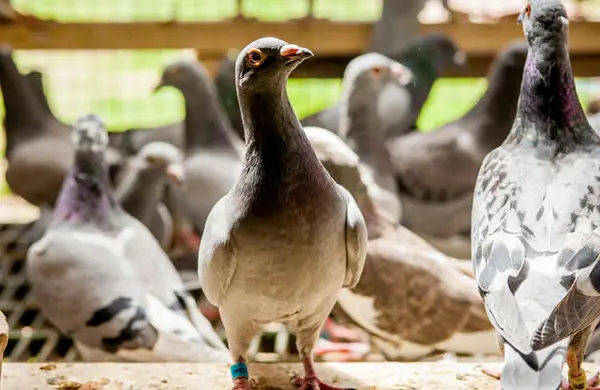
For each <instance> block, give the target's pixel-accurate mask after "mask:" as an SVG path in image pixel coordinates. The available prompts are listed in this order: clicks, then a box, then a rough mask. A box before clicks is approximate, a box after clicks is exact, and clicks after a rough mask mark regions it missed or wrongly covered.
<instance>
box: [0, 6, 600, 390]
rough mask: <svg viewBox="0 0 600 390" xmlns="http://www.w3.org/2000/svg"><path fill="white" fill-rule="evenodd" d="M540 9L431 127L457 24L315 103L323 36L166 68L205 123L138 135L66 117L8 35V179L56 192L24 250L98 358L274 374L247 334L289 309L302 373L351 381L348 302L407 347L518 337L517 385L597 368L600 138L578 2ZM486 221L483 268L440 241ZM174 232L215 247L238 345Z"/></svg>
mask: <svg viewBox="0 0 600 390" xmlns="http://www.w3.org/2000/svg"><path fill="white" fill-rule="evenodd" d="M519 22H520V23H521V24H522V26H523V30H524V33H525V37H526V42H516V43H514V44H511V45H509V46H508V47H507V48H506V49H505V50H504V51H503V52H501V53H500V54H499V55H498V58H497V60H496V62H495V64H494V66H493V67H492V69H491V71H490V74H489V77H488V80H489V88H488V90H487V92H486V93H485V94H484V96H483V97H482V98H481V100H480V101H479V102H478V103H477V104H476V105H475V106H474V107H473V109H471V110H470V111H469V112H468V113H467V114H465V115H464V116H463V117H462V118H460V119H458V120H457V121H454V122H452V123H450V124H447V125H446V126H444V127H442V128H439V129H437V130H434V131H432V132H428V133H421V132H418V131H415V127H416V126H415V122H416V118H417V117H418V113H419V112H420V110H421V108H422V106H423V104H424V102H425V100H426V98H427V95H428V93H429V90H430V89H431V86H432V84H433V82H434V81H435V79H436V78H437V77H438V76H439V74H440V73H441V72H442V71H443V69H444V68H445V67H448V66H453V65H460V64H461V62H462V61H460V59H461V55H460V54H461V52H460V51H458V50H457V48H456V47H455V46H454V45H453V44H452V42H451V41H449V40H448V39H447V38H445V37H442V36H431V37H425V38H421V39H419V41H418V42H415V43H414V45H412V46H411V47H409V48H408V49H407V50H406V52H405V53H402V54H401V55H399V56H398V58H394V59H392V58H388V57H386V56H383V55H380V54H376V53H368V54H364V55H361V56H359V57H357V58H355V59H354V60H352V61H351V62H350V63H349V64H348V66H347V68H346V72H345V74H344V81H343V95H342V99H341V101H340V103H339V104H336V105H335V106H333V107H330V108H328V109H327V110H324V111H322V112H320V113H317V114H315V115H313V116H310V117H308V118H305V119H304V120H302V121H299V120H298V119H297V117H296V115H295V113H294V111H293V109H292V107H291V105H290V102H289V100H288V96H287V92H286V85H287V78H288V76H289V75H290V73H291V72H292V71H293V70H294V69H295V68H296V67H297V66H299V65H300V64H301V63H302V62H303V61H304V60H306V59H308V58H310V57H312V56H313V53H312V52H311V51H310V50H309V49H306V48H302V47H300V46H297V45H294V44H289V43H286V42H284V41H281V40H279V39H276V38H262V39H259V40H256V41H254V42H252V43H250V44H249V45H248V46H247V47H246V48H244V49H243V50H242V51H241V52H240V53H239V54H238V55H237V59H236V60H235V61H233V60H231V59H229V58H226V59H225V60H224V61H223V64H222V66H221V69H220V72H219V75H218V76H217V79H216V82H213V81H212V80H211V79H210V78H209V77H208V75H207V73H206V71H205V70H204V69H203V67H202V66H201V65H200V64H199V63H195V62H175V63H172V64H170V65H169V66H167V67H166V68H165V69H164V71H163V74H162V77H161V80H160V83H159V84H158V86H157V89H160V88H162V87H164V86H172V87H175V88H177V89H178V90H180V91H181V93H182V94H183V96H184V98H185V108H186V117H185V120H184V121H183V122H181V123H176V124H172V125H169V126H165V127H161V128H154V129H145V130H140V129H137V130H131V131H127V132H124V133H118V134H117V133H112V134H109V133H108V132H107V130H106V129H105V126H104V124H103V122H102V120H101V118H99V117H98V116H95V115H86V116H83V117H81V118H80V119H79V120H78V121H77V122H76V123H74V124H73V125H72V126H69V125H66V124H64V123H62V122H60V121H58V120H57V119H56V118H55V117H54V116H53V114H52V112H51V110H50V107H49V105H48V103H47V101H46V99H45V96H44V93H43V85H42V79H41V74H40V73H38V72H32V73H30V74H28V75H25V76H23V75H21V74H20V73H19V71H18V69H17V67H16V66H15V64H14V62H13V61H12V56H11V51H10V50H9V49H8V48H3V49H2V50H1V52H0V83H1V87H2V92H3V96H4V102H5V107H6V117H5V129H6V140H7V148H6V149H7V150H6V158H7V160H8V163H9V165H8V169H7V172H6V178H7V181H8V183H9V185H10V187H11V189H12V191H13V192H14V193H16V194H17V195H19V196H21V197H23V198H24V199H26V200H27V201H29V202H31V203H33V204H35V205H37V206H39V207H40V208H41V209H42V210H43V213H42V217H41V218H40V220H39V221H38V222H37V223H36V227H37V228H39V232H40V237H41V238H39V239H38V240H37V242H35V244H33V245H32V246H31V247H30V249H29V252H28V256H27V263H26V267H27V275H28V279H29V282H30V284H31V288H32V291H33V294H34V297H35V299H36V301H37V303H38V305H39V306H40V308H41V310H42V312H43V313H44V314H45V316H46V317H47V318H48V319H49V320H50V321H51V322H52V323H53V324H54V325H55V326H56V327H57V328H58V329H59V330H60V331H61V332H63V333H64V334H65V335H68V336H70V337H72V338H73V340H74V342H75V344H76V346H77V348H78V350H79V351H80V352H81V354H82V356H83V357H84V358H85V359H86V360H88V361H104V360H110V361H119V360H124V361H194V362H201V361H205V362H208V361H210V362H231V361H233V364H232V366H231V375H232V380H233V383H234V387H233V388H234V389H235V390H248V389H251V388H252V387H253V381H252V380H251V379H250V375H249V372H248V367H247V366H246V359H247V351H248V348H249V345H250V342H251V341H252V339H253V338H254V337H255V336H256V335H257V334H258V333H259V332H260V331H261V328H262V326H263V325H264V324H267V323H271V322H280V323H284V324H285V325H287V326H288V327H289V328H290V329H291V330H292V331H293V332H294V333H295V334H296V336H297V346H298V351H299V354H300V357H301V359H302V361H303V363H304V369H305V375H304V376H298V377H296V378H294V379H293V383H294V384H296V385H297V386H299V387H300V388H301V389H303V390H308V389H313V390H315V389H321V390H336V389H338V388H336V387H333V386H331V385H327V384H324V383H322V382H321V381H320V380H319V378H318V376H317V375H316V373H315V370H314V367H313V352H314V349H315V346H316V343H317V340H318V338H319V334H320V330H321V328H322V327H323V324H324V323H326V322H327V321H328V316H329V315H330V313H331V311H332V309H333V308H334V306H335V305H336V304H337V305H338V307H339V309H341V310H342V311H343V312H344V313H345V314H346V315H347V316H348V317H349V318H350V319H351V320H352V321H353V322H354V323H356V324H357V325H358V326H359V327H361V328H362V329H364V330H365V331H366V332H368V333H369V334H370V336H371V339H372V343H373V344H374V345H376V346H377V347H378V348H379V349H380V350H381V351H382V353H383V354H384V355H385V356H386V357H387V358H389V359H418V358H422V357H424V356H426V355H428V354H430V353H432V352H434V351H440V350H441V351H449V352H453V353H467V354H477V353H494V352H496V351H501V352H502V353H503V355H504V360H505V365H504V368H503V370H502V373H501V374H496V373H492V372H490V374H491V375H495V376H497V377H498V378H499V379H500V380H501V384H502V388H503V389H508V390H511V389H543V390H556V389H557V388H559V387H560V388H563V389H585V388H587V389H594V388H596V387H594V386H596V385H597V384H598V376H594V377H593V378H591V379H590V380H587V378H586V374H585V371H584V370H583V369H582V367H581V363H582V361H583V359H584V356H587V357H589V358H593V357H594V356H595V354H594V352H595V351H596V349H597V348H598V347H600V344H599V341H598V340H599V337H600V336H599V335H598V333H597V332H595V330H596V326H597V325H598V322H599V320H600V276H599V275H600V273H599V272H600V265H599V259H600V231H599V230H598V229H599V228H600V195H599V194H600V183H599V180H600V137H599V136H598V135H597V134H596V133H595V131H594V130H593V128H592V126H591V125H590V123H594V118H592V117H590V118H589V121H588V118H587V117H586V115H585V113H584V111H583V109H582V108H581V105H580V103H579V100H578V98H577V93H576V91H575V83H574V77H573V74H572V70H571V64H570V60H569V56H568V39H567V36H568V25H569V23H568V20H567V17H566V12H565V9H564V6H563V5H562V4H561V1H560V0H529V1H528V2H527V5H526V6H525V8H524V9H523V11H522V13H521V15H520V17H519ZM244 145H245V146H244ZM469 232H471V242H472V258H473V264H474V267H472V265H471V263H470V262H468V261H466V260H461V259H459V258H455V257H451V256H450V255H448V254H446V253H444V251H440V250H439V249H437V248H436V247H434V246H433V245H431V244H430V243H429V238H430V237H431V238H448V237H453V236H456V235H462V236H467V235H468V234H469ZM175 246H185V247H187V248H189V249H191V250H197V251H198V257H197V259H198V261H197V268H198V276H199V282H200V285H201V287H202V290H203V292H204V294H205V296H206V298H207V299H208V300H209V301H210V302H211V303H212V304H213V305H215V306H216V307H218V308H219V315H220V318H221V320H222V322H223V325H224V327H225V330H226V335H227V342H228V348H227V347H225V345H224V344H223V342H222V341H221V339H220V338H219V336H218V335H217V334H216V333H215V332H214V330H213V329H212V327H211V325H210V323H209V321H208V320H207V319H206V317H205V316H204V315H203V314H202V312H201V311H200V309H199V308H198V305H197V304H196V302H195V301H194V299H193V298H192V297H191V296H190V294H189V293H188V292H187V291H186V288H185V285H184V283H183V281H182V277H181V275H180V274H179V273H178V270H177V269H176V267H175V266H174V265H173V263H172V262H171V260H170V259H169V257H168V255H167V253H166V252H167V251H171V250H172V249H173V247H175ZM465 257H467V256H466V255H465ZM596 277H598V278H599V279H596ZM482 297H483V299H482ZM588 345H589V346H590V347H591V348H588ZM498 346H500V348H498ZM586 348H587V352H586ZM565 361H566V362H567V364H568V366H569V370H568V377H567V379H564V380H563V378H562V374H561V368H562V365H563V363H564V362H565ZM338 390H339V389H338Z"/></svg>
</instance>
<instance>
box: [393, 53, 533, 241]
mask: <svg viewBox="0 0 600 390" xmlns="http://www.w3.org/2000/svg"><path fill="white" fill-rule="evenodd" d="M526 57H527V44H526V43H525V42H516V43H513V44H511V45H509V46H508V47H507V48H506V49H505V50H504V51H503V52H502V53H500V54H499V55H498V58H497V59H496V61H495V64H494V66H493V67H492V69H491V70H490V74H489V77H488V80H489V88H488V90H487V91H486V93H485V94H484V95H483V97H482V98H481V99H480V100H479V102H478V103H477V104H476V105H475V106H474V107H473V108H472V109H471V110H470V111H469V112H467V113H466V114H465V115H464V116H463V117H461V118H459V119H458V120H456V121H454V122H451V123H449V124H447V125H445V126H443V127H441V128H439V129H436V130H434V131H431V132H427V133H421V132H414V133H411V134H408V135H406V136H403V137H397V138H393V139H391V140H388V142H387V147H388V150H389V151H390V155H391V156H392V163H393V166H394V171H395V177H396V181H397V183H398V189H399V191H400V201H401V202H402V207H403V219H402V223H403V224H404V225H405V226H406V227H408V228H409V229H411V230H412V231H414V232H415V233H417V234H419V235H421V236H423V237H424V238H426V239H429V238H430V237H452V236H455V235H464V236H465V237H466V235H467V234H468V232H469V230H470V226H471V207H472V201H473V188H474V186H475V180H476V178H477V172H478V171H479V168H480V166H481V162H482V161H483V159H484V157H485V155H486V154H487V153H489V152H490V151H491V150H493V149H494V148H495V147H497V146H498V145H500V144H501V143H502V141H503V140H504V138H505V137H506V135H507V134H508V132H509V130H510V128H511V126H512V121H513V120H514V117H515V112H516V108H517V101H518V96H519V88H520V85H521V79H522V75H523V66H524V64H525V59H526Z"/></svg>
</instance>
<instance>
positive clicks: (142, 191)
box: [115, 141, 184, 250]
mask: <svg viewBox="0 0 600 390" xmlns="http://www.w3.org/2000/svg"><path fill="white" fill-rule="evenodd" d="M182 162H183V155H182V153H181V152H180V150H179V149H177V148H176V147H175V146H173V145H171V144H168V143H166V142H159V141H154V142H150V143H149V144H146V145H144V147H143V148H142V149H141V150H140V152H139V153H138V154H137V156H135V158H133V159H131V160H130V161H129V163H128V164H127V167H126V168H125V170H124V172H123V173H122V175H123V178H122V179H121V181H120V183H119V184H118V186H117V187H116V189H115V198H116V200H117V202H119V204H120V205H121V206H122V207H123V209H125V211H127V212H128V213H129V214H130V215H131V216H133V217H135V218H137V219H138V220H139V221H140V222H142V223H143V224H144V225H145V226H146V227H147V228H148V229H149V230H150V232H152V234H153V235H154V237H155V238H156V240H157V241H158V242H159V243H160V245H161V247H162V248H163V249H165V250H168V249H169V248H170V247H171V244H172V242H173V235H174V231H173V219H172V217H171V214H170V213H169V210H168V209H167V208H166V206H165V205H164V204H163V203H162V200H163V198H164V196H165V192H166V190H167V186H168V185H169V182H171V183H174V184H181V183H182V182H183V181H184V176H183V165H182Z"/></svg>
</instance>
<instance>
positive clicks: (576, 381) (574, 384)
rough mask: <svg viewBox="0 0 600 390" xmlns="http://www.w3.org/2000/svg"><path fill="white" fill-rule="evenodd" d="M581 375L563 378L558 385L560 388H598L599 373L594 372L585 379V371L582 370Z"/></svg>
mask: <svg viewBox="0 0 600 390" xmlns="http://www.w3.org/2000/svg"><path fill="white" fill-rule="evenodd" d="M582 374H583V375H581V376H579V377H571V376H569V378H568V379H563V381H562V384H561V386H560V388H561V390H600V387H598V384H600V374H599V373H596V375H594V376H593V377H591V378H590V379H588V380H586V378H585V371H582Z"/></svg>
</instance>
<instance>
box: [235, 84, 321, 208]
mask: <svg viewBox="0 0 600 390" xmlns="http://www.w3.org/2000/svg"><path fill="white" fill-rule="evenodd" d="M238 98H239V102H240V109H241V112H242V119H243V122H244V129H245V138H246V153H245V157H244V164H243V165H244V167H243V169H242V173H241V175H240V180H239V181H238V185H237V187H236V193H237V194H238V196H239V197H241V198H243V199H244V200H245V201H246V203H248V204H250V203H255V204H253V206H254V207H256V210H255V211H256V212H259V210H264V211H265V212H267V211H268V210H269V209H272V207H273V206H274V204H279V203H284V202H286V201H287V200H289V199H290V198H289V197H288V196H287V195H286V194H288V193H289V190H290V189H294V190H297V191H296V193H299V192H301V191H302V189H300V190H298V183H299V182H302V183H308V182H312V183H313V184H314V186H306V187H303V189H304V188H306V189H307V191H309V190H310V193H308V192H307V193H305V194H303V198H305V199H302V200H301V199H295V201H296V202H298V203H302V202H306V203H307V204H311V203H312V202H315V199H319V196H320V195H326V194H328V193H330V191H327V189H328V188H327V185H328V184H329V181H328V179H329V178H328V175H327V173H326V172H325V169H324V168H323V166H322V165H321V163H320V161H319V160H318V158H317V156H316V154H315V152H314V150H313V149H312V146H311V144H310V142H309V140H308V138H307V137H306V134H305V133H304V130H303V129H302V127H301V125H300V122H299V121H298V118H297V117H296V114H295V113H294V110H293V109H292V106H291V104H290V102H289V99H288V96H287V93H286V90H285V83H283V82H281V83H279V85H271V86H270V87H269V88H268V89H266V90H261V91H257V90H240V89H238ZM309 187H310V188H309ZM313 190H314V191H316V192H312V191H313ZM263 200H267V201H268V202H269V204H264V205H263V204H260V203H261V202H262V201H263ZM263 206H264V207H263Z"/></svg>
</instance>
